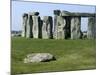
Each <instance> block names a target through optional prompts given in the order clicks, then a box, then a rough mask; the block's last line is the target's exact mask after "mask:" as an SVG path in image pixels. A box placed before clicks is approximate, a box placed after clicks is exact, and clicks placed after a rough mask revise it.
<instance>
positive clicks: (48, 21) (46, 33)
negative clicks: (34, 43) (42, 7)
mask: <svg viewBox="0 0 100 75" xmlns="http://www.w3.org/2000/svg"><path fill="white" fill-rule="evenodd" d="M52 26H53V20H52V17H51V16H44V17H43V26H42V38H43V39H51V38H53V34H52Z"/></svg>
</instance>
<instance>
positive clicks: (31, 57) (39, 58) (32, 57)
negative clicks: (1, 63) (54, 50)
mask: <svg viewBox="0 0 100 75" xmlns="http://www.w3.org/2000/svg"><path fill="white" fill-rule="evenodd" d="M51 60H55V57H54V56H53V55H52V54H50V53H33V54H28V55H27V57H26V58H25V59H24V63H33V62H47V61H51Z"/></svg>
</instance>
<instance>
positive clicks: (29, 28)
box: [26, 14, 33, 38]
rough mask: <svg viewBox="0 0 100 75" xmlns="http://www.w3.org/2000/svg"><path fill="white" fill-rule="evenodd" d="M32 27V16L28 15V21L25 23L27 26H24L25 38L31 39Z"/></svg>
mask: <svg viewBox="0 0 100 75" xmlns="http://www.w3.org/2000/svg"><path fill="white" fill-rule="evenodd" d="M32 27H33V20H32V15H31V14H28V21H27V26H26V38H32V37H33V33H32Z"/></svg>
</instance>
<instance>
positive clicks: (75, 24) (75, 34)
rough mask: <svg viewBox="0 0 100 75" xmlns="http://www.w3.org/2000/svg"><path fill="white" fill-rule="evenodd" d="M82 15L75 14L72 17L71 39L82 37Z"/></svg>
mask: <svg viewBox="0 0 100 75" xmlns="http://www.w3.org/2000/svg"><path fill="white" fill-rule="evenodd" d="M80 26H81V17H78V16H75V17H72V18H71V39H80V38H81V30H80Z"/></svg>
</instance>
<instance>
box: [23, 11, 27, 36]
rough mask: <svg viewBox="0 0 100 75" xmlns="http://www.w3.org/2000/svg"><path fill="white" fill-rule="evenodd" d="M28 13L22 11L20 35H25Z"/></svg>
mask: <svg viewBox="0 0 100 75" xmlns="http://www.w3.org/2000/svg"><path fill="white" fill-rule="evenodd" d="M27 20H28V14H26V13H24V14H23V16H22V21H23V22H22V23H23V24H22V37H26V26H27Z"/></svg>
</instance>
